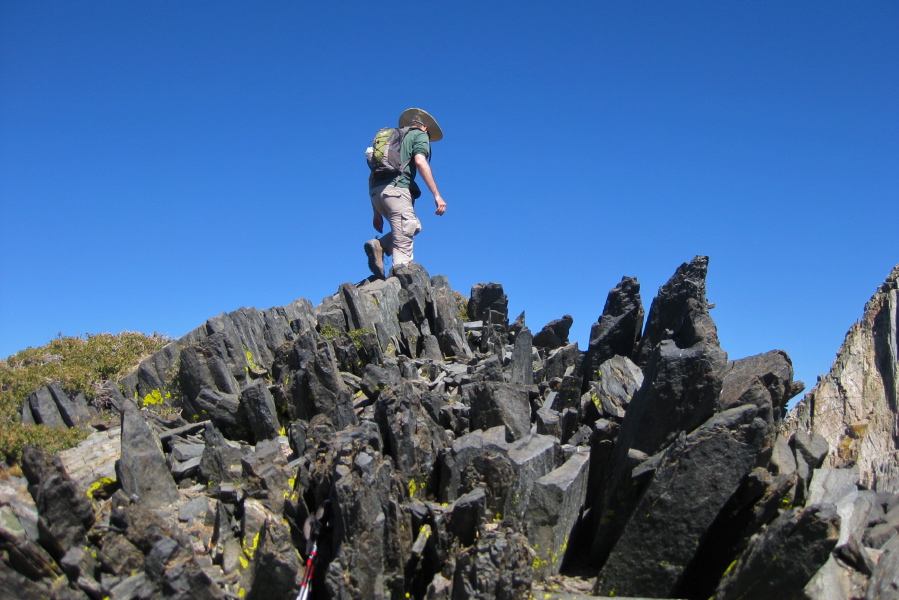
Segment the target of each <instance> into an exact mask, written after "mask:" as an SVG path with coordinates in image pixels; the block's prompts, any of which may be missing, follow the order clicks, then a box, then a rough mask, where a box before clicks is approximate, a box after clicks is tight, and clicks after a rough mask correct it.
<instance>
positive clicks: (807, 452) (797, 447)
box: [790, 431, 830, 469]
mask: <svg viewBox="0 0 899 600" xmlns="http://www.w3.org/2000/svg"><path fill="white" fill-rule="evenodd" d="M790 446H792V448H793V450H794V451H795V452H796V453H798V454H801V455H802V457H803V458H804V459H805V462H806V464H808V466H809V468H811V469H819V468H821V465H823V464H824V459H825V458H827V452H828V450H829V449H830V448H829V447H828V445H827V440H826V439H824V436H822V435H821V434H818V433H813V434H808V433H806V432H805V431H797V432H796V433H794V434H793V437H792V438H791V439H790Z"/></svg>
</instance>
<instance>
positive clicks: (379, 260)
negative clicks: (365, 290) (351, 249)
mask: <svg viewBox="0 0 899 600" xmlns="http://www.w3.org/2000/svg"><path fill="white" fill-rule="evenodd" d="M365 255H366V256H368V268H369V269H371V272H372V273H373V274H374V276H375V277H377V278H378V279H384V250H383V248H381V242H379V241H378V238H375V239H373V240H368V241H367V242H365Z"/></svg>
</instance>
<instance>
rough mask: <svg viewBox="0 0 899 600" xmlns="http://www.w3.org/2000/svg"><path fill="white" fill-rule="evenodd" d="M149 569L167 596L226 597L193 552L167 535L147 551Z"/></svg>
mask: <svg viewBox="0 0 899 600" xmlns="http://www.w3.org/2000/svg"><path fill="white" fill-rule="evenodd" d="M146 573H147V576H148V577H149V578H150V579H151V580H152V581H153V582H154V583H155V584H156V585H157V586H158V587H159V588H160V589H161V590H163V592H164V595H165V597H166V598H177V599H179V600H192V599H198V600H212V599H217V598H224V597H225V594H224V592H223V591H222V589H221V588H220V587H219V586H218V585H216V583H215V582H214V581H213V580H212V578H211V577H210V576H209V574H208V573H206V572H205V571H204V570H203V568H202V567H201V566H200V564H199V563H198V561H197V559H196V558H195V557H194V556H193V554H192V553H191V552H190V551H188V550H186V549H184V548H182V547H181V546H180V545H179V544H178V543H177V542H176V541H175V540H173V539H171V538H168V537H163V538H161V539H160V540H159V541H157V542H156V544H154V545H153V548H152V549H151V550H150V553H149V554H148V555H147V560H146Z"/></svg>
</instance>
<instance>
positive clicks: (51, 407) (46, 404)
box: [27, 386, 68, 429]
mask: <svg viewBox="0 0 899 600" xmlns="http://www.w3.org/2000/svg"><path fill="white" fill-rule="evenodd" d="M27 402H28V404H29V406H31V414H32V416H33V421H34V422H35V423H38V424H40V425H46V426H47V427H52V428H53V429H68V425H66V422H65V421H64V420H63V418H62V415H60V414H59V408H58V407H57V406H56V400H54V399H53V394H52V393H50V388H48V387H46V386H45V387H42V388H41V389H39V390H37V391H36V392H32V393H31V394H29V395H28V399H27Z"/></svg>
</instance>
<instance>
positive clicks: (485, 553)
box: [452, 529, 534, 600]
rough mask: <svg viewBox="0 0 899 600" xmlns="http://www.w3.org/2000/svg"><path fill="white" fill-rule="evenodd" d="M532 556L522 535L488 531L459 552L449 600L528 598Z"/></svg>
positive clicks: (512, 532) (531, 578)
mask: <svg viewBox="0 0 899 600" xmlns="http://www.w3.org/2000/svg"><path fill="white" fill-rule="evenodd" d="M533 561H534V557H533V554H532V552H531V550H530V548H529V547H528V543H527V538H525V537H524V535H522V534H520V533H517V532H514V531H511V530H508V529H499V530H497V531H491V532H488V533H487V534H485V535H484V536H483V537H481V538H480V539H479V540H478V542H477V544H475V545H474V546H472V547H471V548H469V549H467V550H465V551H463V552H462V553H461V554H460V556H459V560H458V562H457V563H456V571H455V575H454V577H453V595H452V598H453V600H469V599H475V598H476V599H478V600H488V599H490V600H493V599H496V600H517V599H519V598H526V597H528V595H529V593H530V590H531V584H532V583H533V579H534V572H533V568H532V566H531V564H532V563H533Z"/></svg>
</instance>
